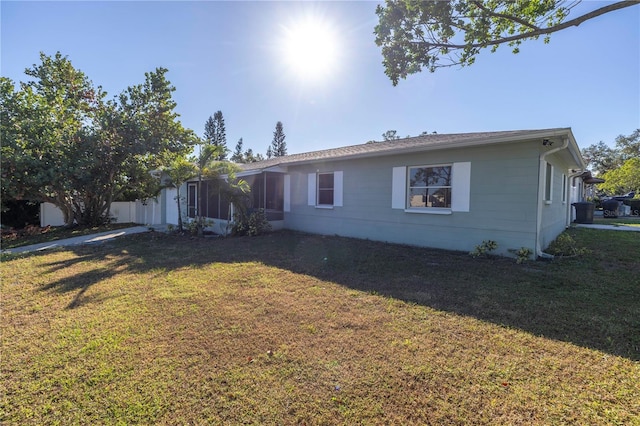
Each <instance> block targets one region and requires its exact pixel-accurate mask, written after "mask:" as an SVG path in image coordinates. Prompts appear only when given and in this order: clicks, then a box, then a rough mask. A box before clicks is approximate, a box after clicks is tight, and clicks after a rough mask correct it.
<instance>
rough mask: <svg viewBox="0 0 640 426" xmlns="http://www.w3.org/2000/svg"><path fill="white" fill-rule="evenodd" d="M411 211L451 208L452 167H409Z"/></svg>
mask: <svg viewBox="0 0 640 426" xmlns="http://www.w3.org/2000/svg"><path fill="white" fill-rule="evenodd" d="M408 197H409V199H408V202H407V207H408V208H409V209H423V208H446V209H450V208H451V165H439V166H417V167H409V186H408Z"/></svg>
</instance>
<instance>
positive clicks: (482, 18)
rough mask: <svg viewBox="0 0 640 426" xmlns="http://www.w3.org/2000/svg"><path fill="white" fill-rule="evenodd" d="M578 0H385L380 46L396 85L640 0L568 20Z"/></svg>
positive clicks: (378, 31)
mask: <svg viewBox="0 0 640 426" xmlns="http://www.w3.org/2000/svg"><path fill="white" fill-rule="evenodd" d="M578 3H580V1H570V2H568V1H562V0H532V1H512V0H491V1H488V0H477V1H470V0H451V1H419V0H387V1H386V4H385V6H382V5H378V6H377V7H376V14H377V15H378V19H379V21H378V24H377V25H376V27H375V30H374V33H375V35H376V44H377V45H378V46H380V47H382V57H383V61H382V62H383V65H384V67H385V74H387V76H388V77H389V78H390V79H391V82H392V83H393V85H394V86H395V85H397V84H398V81H399V80H400V79H401V78H403V79H404V78H406V77H407V76H408V75H409V74H415V73H418V72H420V71H421V70H422V69H423V68H426V69H428V70H429V71H431V72H434V71H435V70H436V69H438V68H443V67H451V66H454V65H460V66H468V65H472V64H473V63H474V61H475V58H476V55H478V54H479V53H480V51H481V50H482V49H485V48H487V47H490V48H491V51H492V52H495V51H496V49H497V48H498V46H500V45H502V44H507V45H509V46H510V47H511V48H512V50H513V53H518V52H519V48H520V44H521V43H522V42H523V41H525V40H535V39H537V38H538V37H540V36H544V37H545V38H544V42H545V43H548V42H549V35H550V34H552V33H554V32H557V31H561V30H563V29H566V28H569V27H573V26H578V25H580V24H581V23H583V22H585V21H587V20H589V19H593V18H595V17H598V16H600V15H603V14H605V13H609V12H612V11H614V10H619V9H623V8H626V7H629V6H634V5H636V4H638V3H639V2H638V1H637V0H634V1H619V2H616V3H608V4H606V5H605V6H603V7H600V8H598V9H596V10H594V11H592V12H589V13H586V14H584V15H581V16H578V17H576V18H573V19H570V20H566V18H567V17H568V16H569V12H570V11H571V9H573V8H574V7H575V6H576V5H577V4H578Z"/></svg>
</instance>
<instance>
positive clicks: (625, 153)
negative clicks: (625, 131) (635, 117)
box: [616, 129, 640, 161]
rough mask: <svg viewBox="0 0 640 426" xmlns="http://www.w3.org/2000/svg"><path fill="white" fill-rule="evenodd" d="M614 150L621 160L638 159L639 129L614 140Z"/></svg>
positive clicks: (639, 149)
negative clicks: (616, 150)
mask: <svg viewBox="0 0 640 426" xmlns="http://www.w3.org/2000/svg"><path fill="white" fill-rule="evenodd" d="M616 148H617V149H618V151H619V152H620V157H622V160H625V161H626V160H630V159H632V158H640V129H636V130H634V131H633V132H632V133H631V134H630V135H629V136H624V135H619V136H618V137H617V138H616Z"/></svg>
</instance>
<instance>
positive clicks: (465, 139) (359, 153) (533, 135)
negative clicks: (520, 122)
mask: <svg viewBox="0 0 640 426" xmlns="http://www.w3.org/2000/svg"><path fill="white" fill-rule="evenodd" d="M538 138H539V139H541V140H542V139H550V140H554V142H558V143H557V144H556V146H559V145H561V141H562V139H564V138H569V140H570V144H569V147H568V149H569V151H570V152H571V155H572V156H573V157H574V160H575V161H576V163H577V164H578V165H581V166H583V167H584V162H583V160H582V157H581V156H580V150H579V148H578V145H577V143H576V141H575V139H574V137H573V133H572V132H571V128H553V129H542V130H511V131H500V132H476V133H453V134H429V135H422V136H416V137H410V138H404V139H397V140H392V141H385V142H369V143H364V144H359V145H351V146H345V147H340V148H331V149H324V150H320V151H311V152H304V153H300V154H291V155H285V156H282V157H274V158H269V159H267V160H263V161H258V162H255V163H248V164H239V166H240V168H241V169H242V172H240V173H241V174H251V172H254V173H255V172H259V171H265V170H267V169H278V168H285V169H286V167H287V166H293V165H299V164H307V163H314V162H318V161H330V160H347V159H355V158H365V157H377V156H384V155H396V154H406V153H412V152H420V151H431V150H438V149H446V148H462V147H471V146H481V145H490V144H498V143H507V142H518V141H525V140H532V139H538Z"/></svg>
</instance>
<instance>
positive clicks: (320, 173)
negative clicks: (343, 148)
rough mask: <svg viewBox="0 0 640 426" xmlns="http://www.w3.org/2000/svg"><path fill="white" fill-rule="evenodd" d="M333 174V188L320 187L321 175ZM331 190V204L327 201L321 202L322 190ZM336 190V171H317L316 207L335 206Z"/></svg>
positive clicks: (323, 191) (324, 191)
mask: <svg viewBox="0 0 640 426" xmlns="http://www.w3.org/2000/svg"><path fill="white" fill-rule="evenodd" d="M328 175H330V176H331V188H329V187H323V188H321V187H320V180H321V179H320V176H328ZM329 191H331V204H327V203H321V202H320V197H321V195H320V194H321V192H322V193H326V192H329ZM335 191H336V177H335V172H318V173H316V207H319V208H330V207H333V206H335V201H336V199H335V195H336V194H335Z"/></svg>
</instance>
